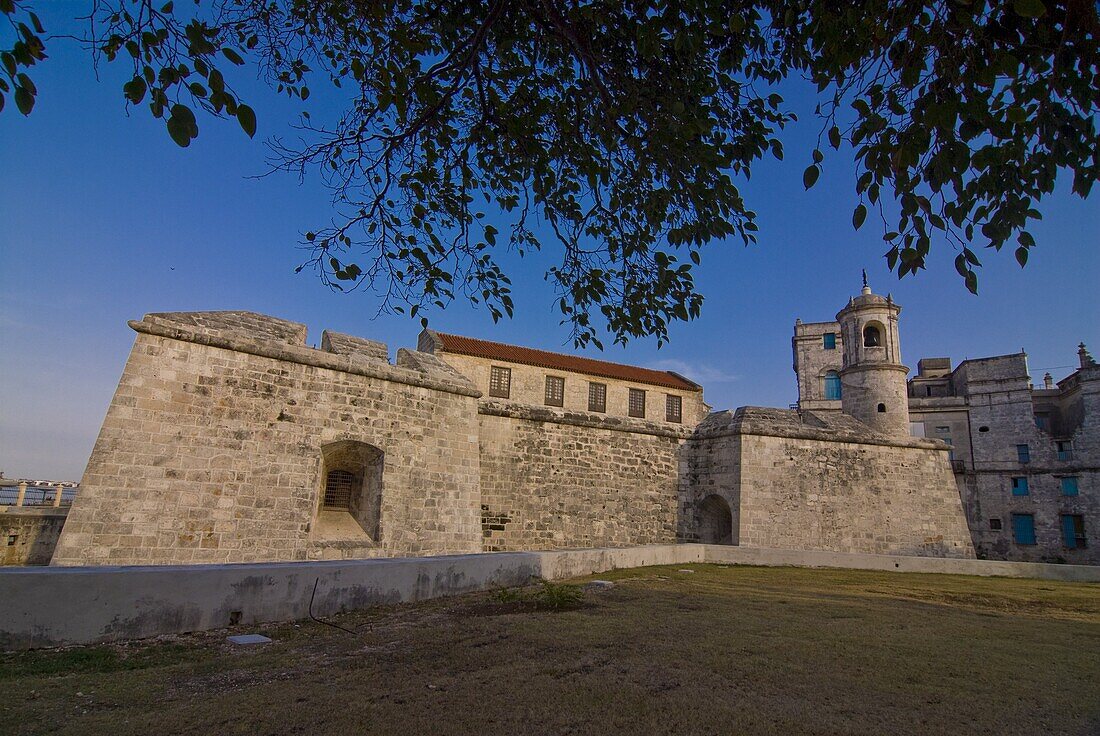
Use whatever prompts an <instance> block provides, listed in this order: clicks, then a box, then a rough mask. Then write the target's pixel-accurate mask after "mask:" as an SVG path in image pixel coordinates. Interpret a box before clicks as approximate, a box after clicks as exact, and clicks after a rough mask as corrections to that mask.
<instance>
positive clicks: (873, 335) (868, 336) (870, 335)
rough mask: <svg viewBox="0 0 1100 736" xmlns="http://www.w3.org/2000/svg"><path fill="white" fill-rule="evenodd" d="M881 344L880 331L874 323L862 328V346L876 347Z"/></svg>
mask: <svg viewBox="0 0 1100 736" xmlns="http://www.w3.org/2000/svg"><path fill="white" fill-rule="evenodd" d="M881 345H882V333H880V332H879V329H878V327H876V326H875V325H867V326H866V327H864V328H863V347H865V348H877V347H880V346H881Z"/></svg>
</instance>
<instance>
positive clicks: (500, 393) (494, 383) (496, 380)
mask: <svg viewBox="0 0 1100 736" xmlns="http://www.w3.org/2000/svg"><path fill="white" fill-rule="evenodd" d="M511 393H512V369H511V368H501V367H500V366H496V365H494V366H493V367H492V368H490V369H489V395H490V396H495V397H497V398H498V399H507V398H508V397H509V395H510V394H511Z"/></svg>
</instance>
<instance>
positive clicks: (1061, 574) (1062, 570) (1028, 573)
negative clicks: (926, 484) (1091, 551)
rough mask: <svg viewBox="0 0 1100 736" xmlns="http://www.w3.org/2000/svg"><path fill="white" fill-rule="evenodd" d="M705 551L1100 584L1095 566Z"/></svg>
mask: <svg viewBox="0 0 1100 736" xmlns="http://www.w3.org/2000/svg"><path fill="white" fill-rule="evenodd" d="M702 546H703V547H704V548H705V552H704V555H703V561H704V562H713V563H717V564H724V565H763V566H765V567H840V568H850V569H856V570H888V571H891V572H931V573H949V574H952V575H980V576H983V577H988V576H994V575H996V576H1000V577H1006V578H1040V579H1043V580H1065V581H1067V582H1075V583H1098V582H1100V567H1097V566H1095V565H1055V564H1050V563H1044V562H1003V561H1000V560H970V559H961V558H955V557H908V556H904V555H871V554H858V553H849V552H820V551H815V550H797V549H759V548H751V547H727V546H720V545H715V544H707V545H702Z"/></svg>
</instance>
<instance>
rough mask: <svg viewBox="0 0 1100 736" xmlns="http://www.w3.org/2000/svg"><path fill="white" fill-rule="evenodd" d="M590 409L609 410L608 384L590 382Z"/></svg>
mask: <svg viewBox="0 0 1100 736" xmlns="http://www.w3.org/2000/svg"><path fill="white" fill-rule="evenodd" d="M588 411H601V412H602V411H607V384H606V383H590V384H588Z"/></svg>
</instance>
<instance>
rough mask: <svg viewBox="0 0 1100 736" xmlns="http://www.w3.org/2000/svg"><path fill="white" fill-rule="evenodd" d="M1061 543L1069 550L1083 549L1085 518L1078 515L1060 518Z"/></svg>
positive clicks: (1066, 515) (1084, 543) (1067, 515)
mask: <svg viewBox="0 0 1100 736" xmlns="http://www.w3.org/2000/svg"><path fill="white" fill-rule="evenodd" d="M1062 543H1063V544H1064V545H1065V546H1066V547H1068V548H1069V549H1084V548H1085V547H1086V546H1087V544H1086V540H1085V517H1084V516H1080V515H1078V514H1064V515H1063V516H1062Z"/></svg>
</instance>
